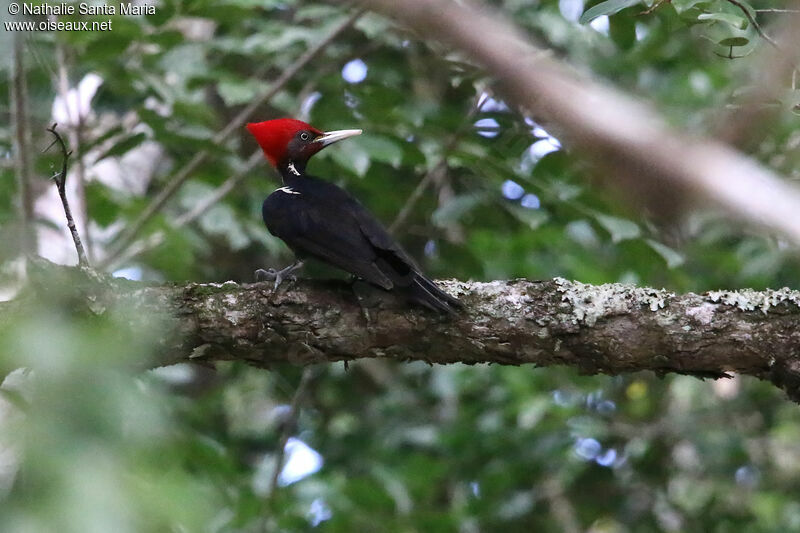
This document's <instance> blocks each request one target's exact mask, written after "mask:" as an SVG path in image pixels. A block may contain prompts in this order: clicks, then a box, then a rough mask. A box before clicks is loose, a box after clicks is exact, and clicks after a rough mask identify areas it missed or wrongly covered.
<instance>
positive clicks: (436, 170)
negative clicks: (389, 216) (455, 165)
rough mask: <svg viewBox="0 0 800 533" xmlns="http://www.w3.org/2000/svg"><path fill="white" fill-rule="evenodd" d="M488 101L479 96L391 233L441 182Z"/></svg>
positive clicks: (412, 196) (391, 228)
mask: <svg viewBox="0 0 800 533" xmlns="http://www.w3.org/2000/svg"><path fill="white" fill-rule="evenodd" d="M486 100H488V99H486ZM486 100H484V101H483V102H481V98H480V95H479V96H478V99H477V101H476V102H475V105H473V106H472V107H470V109H469V112H467V115H466V117H465V118H464V120H463V121H462V122H461V126H460V127H459V128H458V129H456V131H454V132H453V133H452V134H451V135H450V137H449V138H448V139H447V141H445V143H444V146H443V147H442V155H441V157H440V158H439V160H438V161H437V162H436V164H435V165H433V167H431V169H430V170H428V172H426V173H425V176H423V177H422V179H421V180H420V181H419V183H417V186H416V187H414V190H413V191H411V194H410V195H409V196H408V199H407V200H406V202H405V204H403V207H402V208H401V209H400V212H399V213H397V216H396V217H395V219H394V220H393V221H392V223H391V224H390V225H389V233H396V232H397V230H398V228H400V226H402V225H403V224H404V223H405V221H406V219H407V218H408V215H410V214H411V211H413V210H414V206H416V205H417V202H418V201H419V199H420V198H422V195H423V194H424V193H425V189H427V188H428V186H429V185H430V184H431V183H434V182H436V181H437V180H439V179H440V176H441V175H442V174H444V172H445V171H446V170H447V157H448V156H449V155H450V153H451V152H452V151H453V150H455V148H456V146H458V143H459V142H460V141H461V138H462V137H463V135H464V133H465V132H466V130H467V128H469V126H471V125H472V119H473V118H475V115H477V114H478V113H479V112H480V110H481V108H482V107H483V103H485V102H486Z"/></svg>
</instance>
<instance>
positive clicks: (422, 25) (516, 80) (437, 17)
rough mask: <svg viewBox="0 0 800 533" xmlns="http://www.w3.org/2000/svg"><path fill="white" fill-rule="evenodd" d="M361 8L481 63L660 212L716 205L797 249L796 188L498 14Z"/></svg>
mask: <svg viewBox="0 0 800 533" xmlns="http://www.w3.org/2000/svg"><path fill="white" fill-rule="evenodd" d="M364 3H365V4H367V5H369V6H370V7H372V8H374V9H375V10H377V11H380V12H382V13H384V14H386V15H388V16H390V17H392V18H393V20H398V21H400V22H402V23H404V24H406V25H407V26H409V27H411V28H413V29H414V30H416V31H417V32H418V33H419V34H420V35H424V36H426V37H432V38H436V39H439V40H441V41H444V42H446V43H448V44H450V45H452V46H455V47H456V48H458V49H460V50H461V51H462V52H464V53H465V54H467V55H468V56H469V57H470V58H471V59H473V60H475V61H476V62H478V63H480V64H482V65H483V66H484V67H486V68H487V70H489V72H490V73H491V74H493V75H494V76H495V77H496V78H497V79H498V80H499V81H500V82H501V83H502V88H503V92H504V93H505V95H506V96H507V97H508V100H510V101H514V102H516V103H517V104H518V105H520V106H522V107H523V108H525V109H527V110H529V111H530V112H531V113H532V115H533V116H534V118H535V119H537V122H539V123H541V124H543V126H545V127H546V128H547V129H548V130H553V131H555V132H556V134H557V135H558V136H560V137H561V138H563V139H564V140H565V141H566V142H567V143H569V144H571V145H572V147H573V148H575V149H576V151H577V153H582V154H586V155H587V156H589V157H591V158H592V159H593V160H594V161H595V163H596V164H597V165H598V166H600V167H601V168H602V169H604V170H605V172H604V174H605V175H607V177H608V179H614V180H615V181H616V182H618V185H620V186H621V187H622V188H623V190H626V191H631V192H634V193H638V194H639V198H640V199H641V200H642V201H646V202H648V204H649V205H650V207H651V208H653V209H654V210H664V209H670V208H675V207H681V205H682V204H683V203H687V202H689V201H698V202H707V203H708V202H710V203H713V204H715V205H718V206H721V207H723V208H724V209H726V210H727V211H728V212H729V213H730V214H731V215H732V216H734V217H736V218H738V219H740V220H742V221H745V222H747V223H750V224H755V225H760V226H764V227H767V228H770V229H772V230H774V231H776V232H779V233H782V234H783V235H785V236H786V237H788V238H789V239H790V240H791V241H792V242H793V243H794V244H796V245H800V217H798V216H797V212H798V211H800V190H798V188H797V187H795V186H793V185H790V184H789V183H788V182H787V181H786V180H784V179H782V178H781V177H780V176H778V175H776V174H775V173H774V172H772V171H770V170H768V169H767V168H765V167H763V166H761V165H760V164H758V163H757V162H755V161H754V160H752V159H751V158H749V157H745V156H744V155H742V154H741V153H738V152H737V151H735V150H733V149H732V148H731V147H729V146H726V145H724V144H722V143H720V142H718V141H714V140H711V139H706V138H699V137H693V136H691V135H689V134H687V133H684V132H680V131H676V130H674V129H672V128H670V127H668V126H667V125H666V124H665V121H664V120H663V119H662V117H661V116H660V115H658V114H657V113H656V112H655V111H654V110H653V109H652V108H650V107H649V106H647V105H646V104H644V103H643V102H640V101H638V100H636V99H634V98H632V97H630V96H628V95H626V94H623V93H621V92H619V91H616V90H614V89H611V88H609V87H607V86H605V85H602V84H601V83H599V82H596V81H593V80H590V79H587V78H585V77H583V76H581V75H580V74H578V73H576V72H574V71H572V70H570V69H569V68H568V67H566V66H565V65H563V64H561V63H560V62H558V61H556V60H555V59H553V58H552V57H551V56H552V54H550V53H549V52H547V51H544V50H542V49H539V48H536V47H534V46H533V45H531V44H530V43H529V42H528V40H527V38H526V37H524V36H522V35H521V34H520V32H519V31H517V29H516V28H515V27H514V26H513V25H511V24H509V23H508V22H506V21H505V20H503V19H502V18H501V17H500V16H499V15H496V14H495V15H490V14H487V13H486V12H484V11H479V10H477V9H475V8H473V7H470V5H469V4H463V3H456V2H437V1H434V0H405V1H404V2H397V1H396V0H365V2H364ZM487 35H491V37H492V38H491V39H487V38H486V36H487Z"/></svg>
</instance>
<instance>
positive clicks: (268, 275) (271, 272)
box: [255, 268, 278, 281]
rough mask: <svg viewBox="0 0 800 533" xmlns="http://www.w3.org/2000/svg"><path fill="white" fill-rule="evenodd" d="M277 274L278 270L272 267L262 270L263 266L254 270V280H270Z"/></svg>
mask: <svg viewBox="0 0 800 533" xmlns="http://www.w3.org/2000/svg"><path fill="white" fill-rule="evenodd" d="M277 275H278V271H277V270H275V269H274V268H268V269H267V270H264V269H263V268H259V269H258V270H256V271H255V277H256V281H272V280H274V279H275V278H276V277H277Z"/></svg>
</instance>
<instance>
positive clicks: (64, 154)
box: [45, 124, 89, 267]
mask: <svg viewBox="0 0 800 533" xmlns="http://www.w3.org/2000/svg"><path fill="white" fill-rule="evenodd" d="M57 126H58V124H53V125H52V126H51V127H49V128H47V131H49V132H50V133H52V134H53V136H54V137H55V139H54V140H53V142H52V143H51V144H50V146H48V147H47V148H46V149H45V151H47V150H49V149H50V147H51V146H53V145H54V144H58V145H59V147H60V148H61V172H59V173H57V174H56V175H54V176H53V180H55V182H56V187H57V188H58V195H59V196H60V197H61V205H63V206H64V216H65V217H66V218H67V227H69V232H70V233H71V234H72V241H73V242H74V243H75V250H76V251H77V252H78V264H79V265H80V266H84V267H88V266H89V260H88V259H87V258H86V251H85V250H84V249H83V244H82V243H81V236H80V234H78V228H77V227H76V226H75V219H74V218H73V217H72V210H71V209H70V208H69V200H67V163H68V161H69V156H70V154H72V152H70V151H68V150H67V145H66V144H65V143H64V139H62V138H61V134H60V133H58V131H57V130H56V127H57Z"/></svg>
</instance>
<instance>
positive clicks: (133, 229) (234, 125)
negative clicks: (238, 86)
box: [99, 10, 364, 269]
mask: <svg viewBox="0 0 800 533" xmlns="http://www.w3.org/2000/svg"><path fill="white" fill-rule="evenodd" d="M363 13H364V11H363V10H359V11H356V12H355V13H353V14H352V15H350V16H349V17H347V19H346V20H345V21H344V22H342V23H341V24H339V25H338V26H336V27H335V28H334V29H333V31H331V33H330V34H328V35H327V36H326V37H325V38H324V39H322V41H320V42H319V43H318V44H317V45H316V46H314V47H313V48H311V49H310V50H308V51H306V53H305V54H303V55H302V56H301V57H300V58H299V59H298V60H297V61H296V62H295V63H293V64H292V65H291V66H290V67H289V68H287V69H286V70H284V71H283V73H282V74H281V75H280V77H278V79H277V80H275V82H274V83H273V84H272V85H271V86H270V87H269V89H267V90H266V91H264V93H263V94H261V96H259V97H257V98H255V99H254V100H253V101H252V102H250V104H249V105H248V106H247V107H245V108H244V109H242V111H240V112H239V114H237V115H236V116H235V117H234V118H233V119H232V120H231V121H230V122H229V123H228V124H227V125H226V126H225V127H224V128H223V129H222V130H220V131H219V132H218V133H217V134H216V135H215V136H214V138H213V139H212V142H214V143H215V144H222V143H224V142H225V141H226V140H227V139H228V138H229V137H230V136H231V134H233V132H234V131H236V130H237V129H238V128H241V127H242V125H243V124H244V123H245V121H246V120H247V119H248V118H249V117H250V115H251V114H252V113H253V112H254V111H255V110H256V109H258V108H259V107H260V106H262V105H263V104H264V103H265V102H267V101H269V100H270V99H271V98H272V97H273V96H275V95H276V94H277V93H278V92H280V91H281V90H282V89H283V87H284V86H286V84H287V83H288V82H289V81H290V80H291V79H292V78H293V77H294V76H295V75H296V74H297V73H298V72H300V70H302V69H303V68H305V67H306V65H308V63H310V62H311V60H313V59H314V58H315V57H317V56H318V55H319V54H320V52H322V51H323V50H324V49H325V48H327V47H328V46H329V45H330V44H331V43H332V42H333V41H334V40H335V39H336V37H338V36H339V34H341V33H342V32H343V31H345V30H346V29H348V28H349V27H350V26H352V25H353V24H354V23H355V21H356V20H358V18H359V17H360V16H361V15H362V14H363ZM208 155H209V153H208V151H206V150H201V151H200V152H198V153H197V154H196V155H195V156H194V157H193V158H192V159H191V160H189V162H188V163H186V165H184V166H183V167H182V168H181V169H180V170H178V172H177V173H176V174H175V176H173V178H172V179H171V180H170V182H169V183H168V184H167V186H166V187H164V188H163V189H162V190H161V192H159V193H158V194H157V195H156V197H155V198H153V200H152V201H151V202H150V203H149V204H148V205H147V207H145V208H144V210H143V211H142V213H141V214H140V215H139V216H138V217H137V218H136V219H135V220H134V221H133V222H131V223H130V224H129V225H128V226H127V227H126V228H125V229H124V230H123V231H122V233H120V235H119V237H118V238H117V240H116V242H115V243H114V245H113V247H112V248H111V250H110V251H109V252H108V254H107V255H106V257H105V258H104V259H103V261H102V262H101V263H100V265H99V267H100V268H101V269H105V268H107V265H109V264H111V263H113V262H114V261H115V260H116V259H117V258H118V257H119V256H121V255H122V254H123V253H124V252H125V250H126V249H127V248H128V246H130V245H131V243H133V241H134V239H135V238H136V236H137V235H138V234H139V232H141V231H142V229H143V228H144V226H145V225H146V224H147V223H148V222H149V221H150V220H151V219H152V218H153V217H154V216H155V215H156V214H157V213H158V212H159V211H160V210H161V209H162V208H163V207H164V205H165V204H166V203H167V201H169V199H170V198H172V197H173V196H174V195H175V193H176V192H178V190H179V189H180V187H181V186H182V185H183V184H184V183H185V182H186V180H188V179H189V178H190V177H191V175H192V173H193V172H194V171H195V170H197V169H198V168H199V167H200V165H202V164H203V163H204V162H205V161H206V159H207V158H208Z"/></svg>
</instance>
